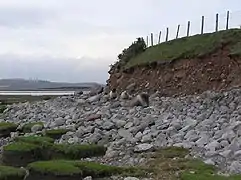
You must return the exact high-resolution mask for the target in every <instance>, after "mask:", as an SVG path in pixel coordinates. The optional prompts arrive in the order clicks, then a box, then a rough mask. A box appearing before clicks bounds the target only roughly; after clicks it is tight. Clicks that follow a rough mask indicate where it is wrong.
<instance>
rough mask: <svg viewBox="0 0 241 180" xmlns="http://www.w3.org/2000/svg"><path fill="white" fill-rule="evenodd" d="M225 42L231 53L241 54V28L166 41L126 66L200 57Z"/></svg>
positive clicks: (147, 50)
mask: <svg viewBox="0 0 241 180" xmlns="http://www.w3.org/2000/svg"><path fill="white" fill-rule="evenodd" d="M223 44H225V45H226V44H228V46H229V48H230V55H233V56H239V55H241V30H240V29H230V30H226V31H219V32H217V33H207V34H203V35H195V36H191V37H184V38H180V39H176V40H171V41H168V42H164V43H161V44H159V45H155V46H153V47H150V48H148V49H146V51H145V52H143V53H141V54H140V55H138V56H136V57H135V58H132V59H130V61H129V62H128V63H127V64H126V65H125V68H129V67H133V66H136V65H140V64H145V63H151V62H155V61H172V60H176V59H184V58H194V57H200V56H204V55H208V54H210V53H212V52H214V51H215V50H217V49H219V48H220V47H221V46H222V45H223Z"/></svg>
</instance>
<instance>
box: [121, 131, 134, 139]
mask: <svg viewBox="0 0 241 180" xmlns="http://www.w3.org/2000/svg"><path fill="white" fill-rule="evenodd" d="M118 134H119V136H121V137H123V138H126V139H130V138H132V137H133V135H132V134H131V133H130V132H129V131H127V130H125V129H119V131H118Z"/></svg>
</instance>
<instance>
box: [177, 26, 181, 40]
mask: <svg viewBox="0 0 241 180" xmlns="http://www.w3.org/2000/svg"><path fill="white" fill-rule="evenodd" d="M179 30H180V24H178V26H177V35H176V39H177V38H178V35H179Z"/></svg>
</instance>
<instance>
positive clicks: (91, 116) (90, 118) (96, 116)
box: [86, 114, 101, 121]
mask: <svg viewBox="0 0 241 180" xmlns="http://www.w3.org/2000/svg"><path fill="white" fill-rule="evenodd" d="M97 119H101V115H100V114H92V115H90V116H89V117H88V118H87V119H86V120H87V121H94V120H97Z"/></svg>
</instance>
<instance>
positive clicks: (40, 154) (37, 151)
mask: <svg viewBox="0 0 241 180" xmlns="http://www.w3.org/2000/svg"><path fill="white" fill-rule="evenodd" d="M53 142H54V140H53V139H52V138H50V137H41V136H20V137H17V138H15V142H12V143H10V144H8V145H7V146H5V147H4V148H3V154H2V156H3V158H2V159H3V162H4V164H6V165H11V166H16V167H18V166H25V165H27V164H28V163H31V162H34V161H41V160H51V159H66V160H79V159H81V158H87V157H94V156H103V155H105V152H106V148H105V147H104V146H99V145H77V144H76V145H71V144H54V143H53Z"/></svg>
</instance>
